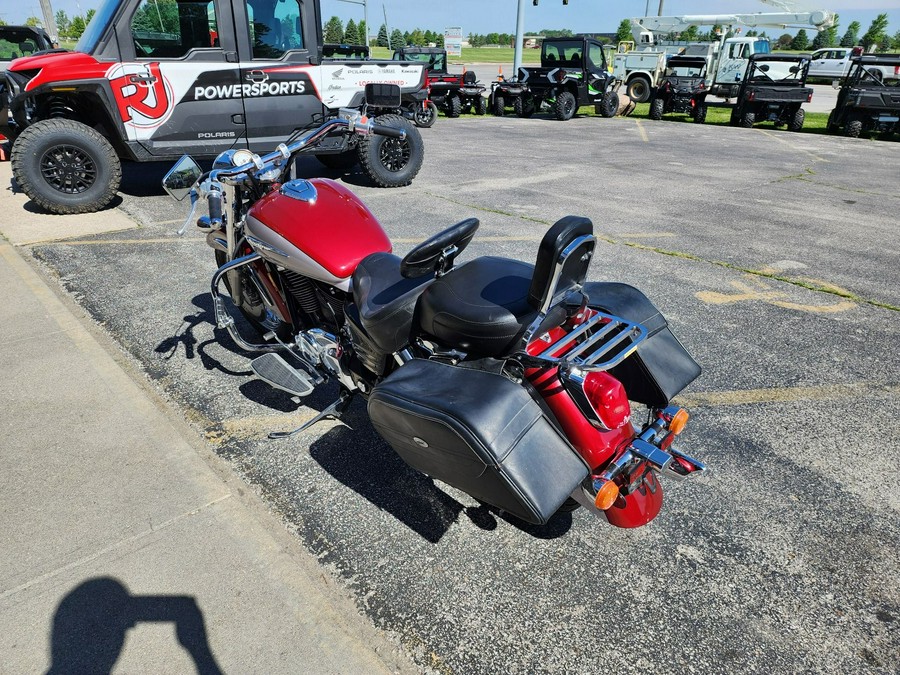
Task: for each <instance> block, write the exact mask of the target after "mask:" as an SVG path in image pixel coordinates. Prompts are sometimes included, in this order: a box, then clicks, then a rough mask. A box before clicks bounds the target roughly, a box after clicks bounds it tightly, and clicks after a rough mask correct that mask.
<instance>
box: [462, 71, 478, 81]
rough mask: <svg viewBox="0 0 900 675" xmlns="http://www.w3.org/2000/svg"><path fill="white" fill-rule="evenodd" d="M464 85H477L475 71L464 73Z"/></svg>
mask: <svg viewBox="0 0 900 675" xmlns="http://www.w3.org/2000/svg"><path fill="white" fill-rule="evenodd" d="M463 83H465V84H475V71H474V70H467V71H466V72H465V73H463Z"/></svg>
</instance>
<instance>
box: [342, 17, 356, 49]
mask: <svg viewBox="0 0 900 675" xmlns="http://www.w3.org/2000/svg"><path fill="white" fill-rule="evenodd" d="M340 41H341V42H343V43H344V44H346V45H355V44H358V43H359V31H357V30H356V22H355V21H354V20H353V19H350V20H349V21H348V22H347V27H346V28H345V29H344V34H343V36H341V40H340Z"/></svg>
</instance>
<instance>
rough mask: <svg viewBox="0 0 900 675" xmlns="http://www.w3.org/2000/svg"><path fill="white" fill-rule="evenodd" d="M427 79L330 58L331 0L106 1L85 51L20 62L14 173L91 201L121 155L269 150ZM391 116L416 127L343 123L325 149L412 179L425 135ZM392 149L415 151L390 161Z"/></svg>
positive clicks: (54, 199) (36, 191)
mask: <svg viewBox="0 0 900 675" xmlns="http://www.w3.org/2000/svg"><path fill="white" fill-rule="evenodd" d="M161 8H162V9H161ZM424 80H425V75H424V69H423V67H422V65H421V64H416V63H399V62H396V61H383V62H372V61H360V60H343V61H339V60H324V61H323V57H322V22H321V12H320V7H319V0H179V1H178V2H177V3H175V2H172V3H168V4H166V5H165V6H164V7H163V5H162V3H161V4H160V6H159V7H158V6H157V3H156V2H155V0H101V2H100V5H99V7H98V8H97V12H96V14H95V15H94V18H93V19H92V20H91V22H90V24H89V25H88V27H87V29H86V30H85V32H84V34H83V35H82V36H81V39H80V40H79V41H78V44H77V45H76V46H75V50H74V51H61V52H55V51H53V52H45V53H43V54H39V55H35V56H29V57H25V58H19V59H17V60H15V61H14V62H13V63H12V64H11V65H10V67H9V69H8V70H7V72H6V84H7V100H8V106H9V115H8V117H6V116H4V118H2V119H0V134H4V135H6V136H9V137H11V138H15V140H14V142H13V146H12V153H11V161H12V170H13V174H14V175H15V178H16V181H17V182H18V183H19V184H20V185H21V187H22V189H23V191H24V192H25V194H27V195H28V196H29V197H30V198H31V199H32V201H34V202H35V203H37V204H39V205H40V206H42V207H43V208H45V209H47V210H49V211H52V212H54V213H84V212H89V211H96V210H97V209H100V208H103V207H104V206H105V205H107V204H108V203H109V202H110V201H111V200H112V199H113V197H114V196H115V194H116V191H117V189H118V186H119V181H120V179H121V174H122V172H121V165H120V162H121V160H122V159H127V160H132V161H138V162H145V161H159V160H175V159H178V158H179V157H180V156H181V155H182V154H184V153H185V152H189V153H191V154H193V155H194V156H195V157H198V156H199V157H204V158H213V157H215V156H216V155H218V154H219V153H221V152H223V151H225V150H228V149H230V148H249V149H250V150H253V151H262V150H266V151H268V150H271V149H272V148H274V147H275V146H276V145H278V144H279V143H281V142H283V141H285V140H286V139H287V138H288V137H290V136H291V135H292V134H293V133H294V132H295V131H296V130H298V129H302V128H306V127H309V126H311V125H313V124H315V125H318V124H319V123H320V122H321V120H322V119H324V118H328V117H331V116H336V115H338V114H339V110H340V109H341V108H357V109H359V108H361V107H362V106H363V105H364V103H365V101H364V99H365V86H366V85H367V84H369V83H388V84H395V85H399V86H400V87H401V91H402V92H404V93H406V92H415V91H418V90H419V89H421V87H422V85H423V84H424ZM382 123H383V124H392V125H394V126H398V127H403V128H405V129H406V131H407V137H406V139H404V140H400V139H395V138H389V137H386V136H367V137H362V136H359V135H358V134H336V135H335V136H334V137H328V138H327V139H325V144H324V145H320V146H318V152H320V153H321V156H322V157H327V156H328V155H329V154H330V155H338V156H339V157H338V158H335V157H330V158H328V159H327V160H326V161H328V162H329V163H330V164H332V165H334V164H335V163H338V162H339V163H341V164H343V165H346V164H347V163H349V162H350V161H351V160H355V159H356V158H358V159H359V161H360V163H361V164H362V166H363V168H364V170H365V172H366V173H367V174H368V175H369V177H370V179H371V180H372V181H373V182H374V183H375V184H377V185H380V186H384V187H394V186H399V185H407V184H409V182H410V181H411V180H412V178H413V177H414V176H415V174H416V172H417V171H418V169H419V167H420V166H421V161H422V152H423V151H422V141H421V137H420V136H419V135H418V131H417V130H416V129H415V127H413V125H412V124H410V123H409V122H407V121H406V120H405V119H403V118H402V117H399V116H396V115H388V116H386V119H384V120H383V121H382ZM383 143H388V147H384V146H383V145H382V144H383ZM398 143H399V144H402V146H403V147H393V145H395V144H398ZM393 155H396V156H400V157H404V158H408V161H405V162H401V163H396V162H387V163H386V158H388V157H390V156H393ZM332 160H333V161H332ZM323 163H325V161H323Z"/></svg>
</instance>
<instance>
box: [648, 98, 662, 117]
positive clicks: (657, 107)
mask: <svg viewBox="0 0 900 675" xmlns="http://www.w3.org/2000/svg"><path fill="white" fill-rule="evenodd" d="M665 105H666V104H665V103H664V102H663V100H662V99H661V98H655V99H653V100H652V101H651V102H650V115H649V117H650V119H651V120H661V119H662V116H663V109H664V108H665Z"/></svg>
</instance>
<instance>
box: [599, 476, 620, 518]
mask: <svg viewBox="0 0 900 675" xmlns="http://www.w3.org/2000/svg"><path fill="white" fill-rule="evenodd" d="M618 498H619V486H618V485H616V484H615V483H614V482H613V481H611V480H608V481H605V482H604V483H603V485H602V486H601V487H600V489H599V490H597V496H596V497H594V506H596V507H597V508H598V509H600V510H601V511H606V509H608V508H609V507H610V506H612V505H613V504H615V503H616V499H618Z"/></svg>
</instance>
